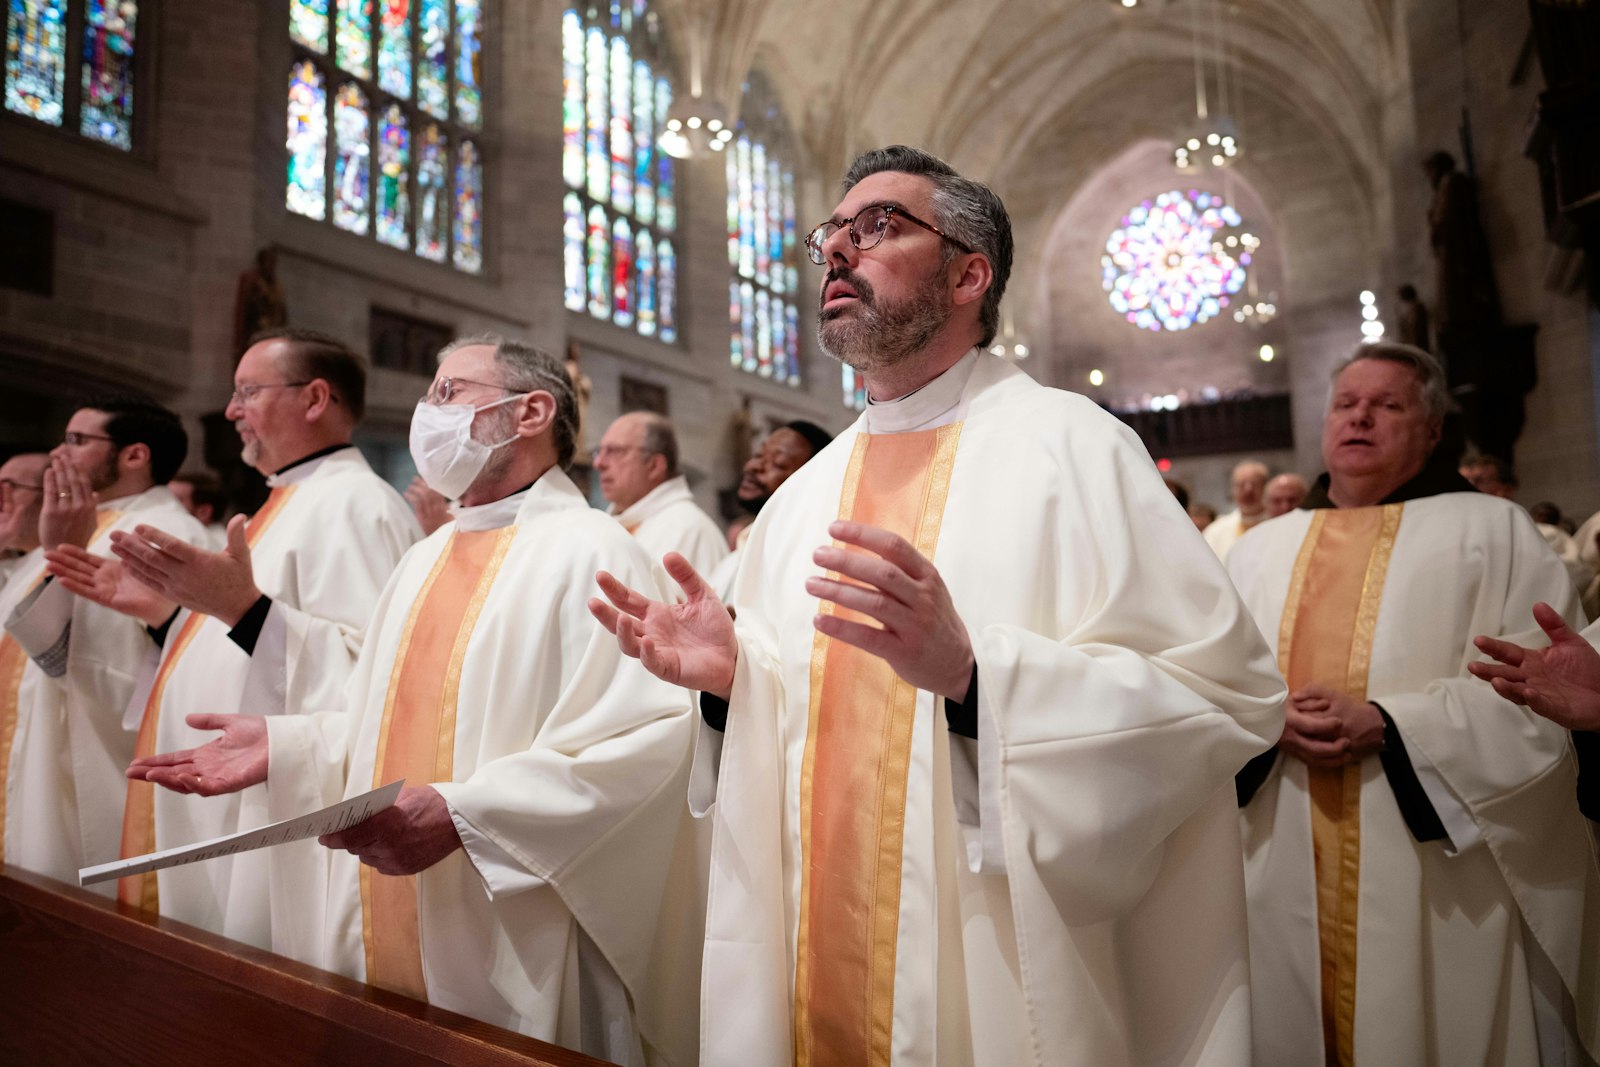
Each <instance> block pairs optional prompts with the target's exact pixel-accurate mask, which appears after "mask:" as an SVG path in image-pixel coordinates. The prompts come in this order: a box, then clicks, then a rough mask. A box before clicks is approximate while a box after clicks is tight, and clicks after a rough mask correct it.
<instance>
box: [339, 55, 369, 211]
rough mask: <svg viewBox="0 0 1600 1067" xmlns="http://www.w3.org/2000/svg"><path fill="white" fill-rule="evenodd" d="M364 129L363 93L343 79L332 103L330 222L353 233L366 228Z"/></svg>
mask: <svg viewBox="0 0 1600 1067" xmlns="http://www.w3.org/2000/svg"><path fill="white" fill-rule="evenodd" d="M368 133H369V131H368V129H367V96H366V94H365V93H363V92H362V91H361V87H360V86H358V85H356V84H355V83H354V82H346V83H345V84H344V85H342V86H340V88H339V95H338V98H337V99H336V100H335V101H334V103H333V137H334V144H335V145H336V146H337V147H336V151H337V152H338V156H337V157H336V158H335V159H334V162H333V180H334V185H335V186H336V188H335V190H334V194H333V224H334V225H335V226H338V227H339V228H340V229H343V230H353V231H355V232H356V233H366V232H367V215H368V211H367V182H368V174H367V162H368V160H369V158H370V156H369V155H368V147H367V146H368Z"/></svg>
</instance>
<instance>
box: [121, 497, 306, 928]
mask: <svg viewBox="0 0 1600 1067" xmlns="http://www.w3.org/2000/svg"><path fill="white" fill-rule="evenodd" d="M294 490H295V487H294V486H292V485H280V486H278V487H277V488H275V489H273V490H272V492H271V493H268V494H267V500H266V503H264V504H262V505H261V507H260V509H259V510H257V511H256V513H255V514H254V515H252V516H251V517H250V524H249V526H248V527H247V528H246V530H245V541H246V542H247V543H248V544H249V545H250V547H251V548H255V547H256V544H257V543H258V542H259V541H260V540H261V535H262V534H264V533H266V532H267V527H269V526H271V525H272V521H273V520H274V519H276V518H277V517H278V515H279V514H281V513H282V511H283V506H284V505H285V504H287V503H288V502H289V497H290V495H291V494H293V493H294ZM209 617H210V616H207V615H201V614H198V613H196V612H190V613H189V617H188V618H187V619H185V620H184V621H183V625H182V626H181V627H179V629H178V632H177V634H175V635H173V636H171V637H170V638H169V640H170V641H171V642H172V652H171V654H170V655H167V656H164V657H162V660H161V666H160V668H159V669H158V670H157V671H156V680H155V683H154V684H152V685H151V686H150V696H149V698H148V699H146V700H145V702H144V714H143V715H142V716H141V717H140V719H139V734H138V737H137V738H135V739H134V743H133V756H134V758H135V759H141V758H143V757H145V756H153V755H155V751H156V726H157V725H158V724H159V723H160V721H161V697H162V694H164V693H165V692H166V689H167V679H168V678H170V677H172V671H173V669H174V668H175V667H177V665H178V660H179V659H180V658H181V657H182V656H183V654H184V652H186V651H187V650H188V648H189V644H190V642H192V641H193V640H194V637H195V634H197V633H198V632H199V631H200V627H201V625H202V624H203V623H204V622H205V620H206V619H207V618H209ZM194 710H195V711H203V710H205V709H203V708H196V709H194ZM155 850H156V787H155V786H154V785H152V784H151V783H149V782H145V781H140V780H137V779H131V778H130V779H129V780H128V793H127V799H126V800H125V801H124V802H123V805H122V858H123V859H131V858H132V857H134V856H144V855H148V854H149V853H151V852H154V851H155ZM157 887H158V883H157V881H156V872H155V871H146V872H145V873H143V874H134V875H129V876H128V877H126V878H119V879H117V899H118V900H120V901H122V902H123V903H124V904H129V905H132V906H133V907H135V908H139V909H140V910H141V911H148V912H152V913H154V912H158V911H160V910H161V898H160V892H159V890H158V888H157Z"/></svg>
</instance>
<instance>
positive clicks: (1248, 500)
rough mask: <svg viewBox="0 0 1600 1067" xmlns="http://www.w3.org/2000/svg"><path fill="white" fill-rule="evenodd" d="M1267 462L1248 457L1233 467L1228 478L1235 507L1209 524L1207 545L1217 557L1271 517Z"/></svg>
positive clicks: (1223, 555) (1224, 558)
mask: <svg viewBox="0 0 1600 1067" xmlns="http://www.w3.org/2000/svg"><path fill="white" fill-rule="evenodd" d="M1267 473H1268V472H1267V465H1266V464H1265V463H1262V462H1261V461H1260V460H1255V459H1247V460H1245V461H1244V462H1243V463H1241V464H1239V465H1238V466H1236V467H1234V468H1233V475H1232V477H1230V478H1229V480H1228V493H1229V495H1230V496H1231V497H1232V498H1233V510H1232V511H1230V512H1228V513H1227V514H1226V515H1219V516H1218V517H1217V518H1215V519H1213V520H1212V522H1211V524H1210V525H1209V526H1207V527H1206V544H1208V545H1210V546H1211V551H1213V552H1215V553H1216V554H1217V558H1218V559H1221V560H1226V559H1227V558H1228V552H1229V551H1230V550H1231V549H1232V548H1233V545H1234V542H1236V541H1238V540H1239V538H1241V537H1243V536H1244V533H1245V531H1246V530H1248V529H1250V528H1251V527H1253V526H1255V525H1256V524H1257V523H1259V522H1262V521H1263V520H1265V519H1267V518H1269V517H1270V516H1269V515H1268V514H1267V501H1266V489H1267Z"/></svg>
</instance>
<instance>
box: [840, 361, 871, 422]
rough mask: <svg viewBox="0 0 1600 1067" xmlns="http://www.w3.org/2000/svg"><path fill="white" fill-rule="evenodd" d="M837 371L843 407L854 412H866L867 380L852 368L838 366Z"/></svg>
mask: <svg viewBox="0 0 1600 1067" xmlns="http://www.w3.org/2000/svg"><path fill="white" fill-rule="evenodd" d="M839 371H840V388H841V389H842V390H843V392H844V406H845V407H847V408H854V409H855V410H856V411H865V410H867V379H866V378H865V377H864V376H863V375H862V374H861V372H860V371H858V370H856V369H855V368H854V367H846V366H840V368H839Z"/></svg>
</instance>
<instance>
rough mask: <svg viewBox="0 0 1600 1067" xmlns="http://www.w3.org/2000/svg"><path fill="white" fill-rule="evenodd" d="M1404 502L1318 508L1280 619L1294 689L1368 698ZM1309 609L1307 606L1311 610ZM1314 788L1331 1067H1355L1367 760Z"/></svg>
mask: <svg viewBox="0 0 1600 1067" xmlns="http://www.w3.org/2000/svg"><path fill="white" fill-rule="evenodd" d="M1403 509H1404V505H1402V504H1391V505H1385V506H1383V507H1382V508H1352V509H1348V510H1341V511H1318V512H1317V513H1316V514H1315V515H1314V516H1313V520H1312V525H1311V527H1310V529H1309V530H1308V531H1307V534H1306V538H1305V540H1304V542H1303V543H1302V544H1301V548H1300V552H1299V554H1298V556H1297V557H1296V560H1295V566H1294V570H1293V572H1292V573H1291V576H1290V582H1289V593H1288V596H1287V598H1286V600H1285V603H1284V613H1283V619H1282V621H1281V623H1280V626H1279V644H1278V663H1279V669H1280V671H1281V672H1282V673H1283V676H1284V678H1285V679H1286V680H1287V681H1288V683H1289V688H1290V691H1291V693H1293V692H1296V691H1298V690H1300V689H1302V688H1304V687H1305V686H1307V685H1310V684H1314V683H1315V684H1321V685H1325V686H1328V687H1331V688H1335V689H1338V690H1340V691H1341V692H1342V693H1344V694H1345V695H1346V696H1348V697H1350V698H1352V699H1355V700H1361V701H1364V700H1366V694H1367V683H1368V675H1369V671H1370V667H1371V663H1372V649H1373V641H1374V636H1375V634H1376V631H1377V621H1378V612H1379V609H1380V607H1381V605H1382V599H1383V587H1384V580H1385V578H1386V576H1387V573H1388V566H1389V560H1390V557H1391V555H1392V553H1393V550H1394V545H1395V541H1396V538H1397V535H1398V532H1399V527H1400V520H1401V516H1402V514H1403ZM1307 601H1309V602H1310V603H1309V604H1307ZM1302 606H1305V607H1306V609H1307V610H1306V611H1304V612H1303V611H1302V610H1301V609H1302ZM1297 638H1298V639H1299V640H1298V642H1297V640H1296V639H1297ZM1307 785H1308V790H1309V802H1310V821H1311V827H1310V830H1311V838H1312V851H1313V862H1314V866H1315V872H1314V873H1315V881H1316V887H1317V888H1316V903H1317V928H1318V954H1319V958H1320V971H1321V985H1322V993H1321V1002H1322V1003H1321V1014H1322V1020H1323V1044H1324V1050H1325V1056H1326V1062H1327V1064H1328V1065H1329V1067H1353V1064H1354V1062H1355V1061H1354V1049H1355V1008H1356V977H1357V976H1356V965H1357V945H1358V937H1359V914H1358V911H1359V907H1358V906H1359V902H1360V877H1361V789H1362V771H1361V764H1360V763H1359V762H1354V763H1349V764H1346V765H1344V766H1342V767H1337V768H1319V767H1309V768H1307Z"/></svg>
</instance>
